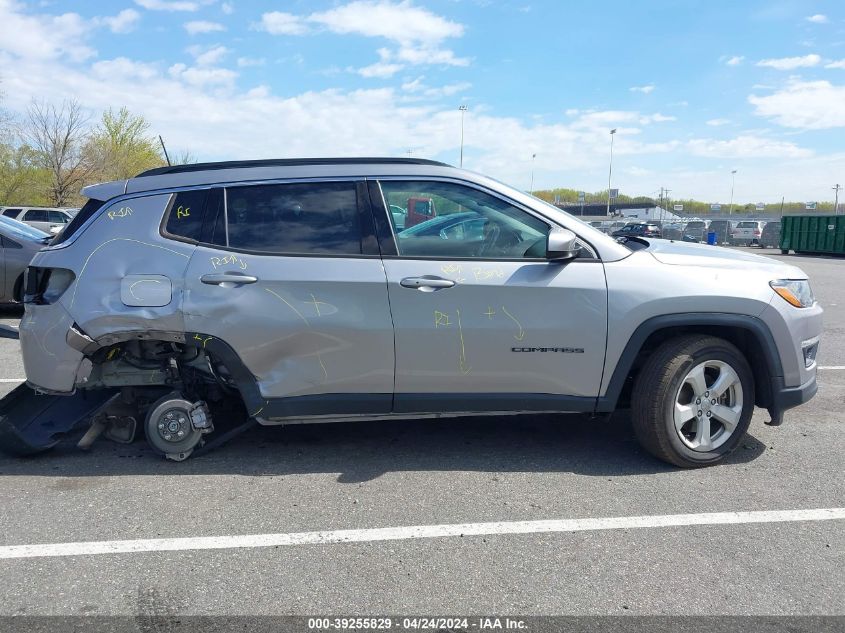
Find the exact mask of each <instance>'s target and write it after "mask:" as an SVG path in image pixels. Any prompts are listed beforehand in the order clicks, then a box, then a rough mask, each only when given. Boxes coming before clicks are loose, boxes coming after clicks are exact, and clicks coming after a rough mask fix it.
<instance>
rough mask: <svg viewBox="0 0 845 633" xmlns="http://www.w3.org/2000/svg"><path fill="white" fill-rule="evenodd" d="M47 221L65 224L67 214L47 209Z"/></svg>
mask: <svg viewBox="0 0 845 633" xmlns="http://www.w3.org/2000/svg"><path fill="white" fill-rule="evenodd" d="M47 221H48V222H50V223H51V224H67V222H68V219H67V216H66V215H65V214H64V213H62V212H61V211H48V212H47Z"/></svg>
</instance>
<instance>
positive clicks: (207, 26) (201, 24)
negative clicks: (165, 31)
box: [182, 20, 226, 35]
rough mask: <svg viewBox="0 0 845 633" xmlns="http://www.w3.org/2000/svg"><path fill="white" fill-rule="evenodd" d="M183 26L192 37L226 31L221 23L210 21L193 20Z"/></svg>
mask: <svg viewBox="0 0 845 633" xmlns="http://www.w3.org/2000/svg"><path fill="white" fill-rule="evenodd" d="M182 26H183V27H184V28H185V30H186V31H187V32H188V33H190V34H191V35H197V34H199V33H214V32H217V31H225V30H226V27H225V26H223V25H222V24H220V23H219V22H210V21H208V20H193V21H191V22H185V24H183V25H182Z"/></svg>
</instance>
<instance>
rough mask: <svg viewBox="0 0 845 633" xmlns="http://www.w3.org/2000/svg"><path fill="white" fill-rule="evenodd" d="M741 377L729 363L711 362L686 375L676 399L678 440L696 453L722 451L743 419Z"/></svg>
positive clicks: (699, 365) (703, 363)
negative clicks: (723, 445)
mask: <svg viewBox="0 0 845 633" xmlns="http://www.w3.org/2000/svg"><path fill="white" fill-rule="evenodd" d="M742 408H743V397H742V384H741V382H740V380H739V375H738V374H737V372H736V371H735V370H734V369H733V367H731V366H730V365H729V364H728V363H726V362H724V361H721V360H708V361H704V362H702V363H699V364H698V365H696V366H694V367H693V368H692V369H690V371H689V372H688V373H687V375H686V377H685V378H684V380H683V382H682V383H681V386H680V388H679V389H678V394H677V396H676V398H675V410H674V422H675V431H676V432H677V434H678V437H679V439H680V440H681V441H682V442H683V443H684V444H685V445H686V446H687V447H689V448H691V449H692V450H694V451H700V452H708V451H712V450H715V449H717V448H719V447H720V446H721V445H722V444H724V443H725V442H727V440H728V439H729V438H730V437H731V435H732V434H733V431H734V429H735V428H736V426H737V424H738V423H739V419H740V417H741V415H742Z"/></svg>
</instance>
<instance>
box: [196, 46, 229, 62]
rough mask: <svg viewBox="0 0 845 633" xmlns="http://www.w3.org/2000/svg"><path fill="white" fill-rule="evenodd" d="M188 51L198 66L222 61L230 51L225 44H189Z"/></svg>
mask: <svg viewBox="0 0 845 633" xmlns="http://www.w3.org/2000/svg"><path fill="white" fill-rule="evenodd" d="M188 52H189V53H190V54H191V55H193V56H194V59H195V60H196V62H197V64H198V65H199V66H213V65H214V64H217V63H219V62H220V61H222V60H223V58H224V57H226V55H228V54H229V52H230V51H229V49H228V48H226V47H225V46H213V47H211V48H203V47H201V46H189V47H188Z"/></svg>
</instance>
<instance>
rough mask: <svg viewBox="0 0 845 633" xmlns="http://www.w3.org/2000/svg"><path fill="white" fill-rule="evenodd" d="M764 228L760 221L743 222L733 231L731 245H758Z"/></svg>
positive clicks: (763, 223) (764, 224)
mask: <svg viewBox="0 0 845 633" xmlns="http://www.w3.org/2000/svg"><path fill="white" fill-rule="evenodd" d="M765 226H766V223H765V222H763V221H762V220H743V221H742V222H740V223H739V224H737V225H736V228H735V229H734V230H733V234H732V235H733V243H734V244H745V245H746V246H753V245H754V244H759V243H760V236H761V235H762V234H763V227H765Z"/></svg>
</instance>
